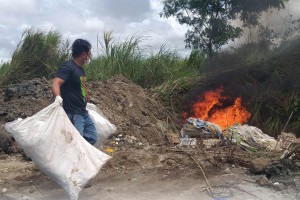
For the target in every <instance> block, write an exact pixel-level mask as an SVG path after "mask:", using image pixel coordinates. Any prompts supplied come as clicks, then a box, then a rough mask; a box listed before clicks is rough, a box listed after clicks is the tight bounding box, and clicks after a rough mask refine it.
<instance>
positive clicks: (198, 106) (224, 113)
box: [181, 88, 276, 149]
mask: <svg viewBox="0 0 300 200" xmlns="http://www.w3.org/2000/svg"><path fill="white" fill-rule="evenodd" d="M222 92H223V89H222V88H220V89H217V90H215V91H208V92H205V93H204V95H203V98H202V99H200V100H199V101H198V102H196V103H195V104H194V105H193V114H192V117H189V118H188V114H187V113H186V112H185V113H183V117H184V120H186V121H187V123H186V124H185V125H184V127H183V128H182V129H181V137H182V138H181V139H182V140H181V145H196V139H195V138H201V139H202V140H203V139H207V138H218V139H219V140H218V141H220V140H221V141H222V142H223V143H225V144H226V143H228V142H229V139H230V140H231V142H234V143H237V142H238V141H239V144H240V145H241V146H242V147H245V148H264V147H265V148H268V149H274V148H275V146H276V140H275V139H274V138H272V137H270V136H268V135H266V134H264V133H262V131H261V130H260V129H258V128H256V127H252V126H248V125H242V124H244V123H246V122H247V121H248V119H249V118H250V117H251V114H250V113H249V112H248V111H247V110H246V108H245V107H243V106H242V104H241V101H242V98H241V97H238V98H236V99H232V98H230V97H228V96H222Z"/></svg>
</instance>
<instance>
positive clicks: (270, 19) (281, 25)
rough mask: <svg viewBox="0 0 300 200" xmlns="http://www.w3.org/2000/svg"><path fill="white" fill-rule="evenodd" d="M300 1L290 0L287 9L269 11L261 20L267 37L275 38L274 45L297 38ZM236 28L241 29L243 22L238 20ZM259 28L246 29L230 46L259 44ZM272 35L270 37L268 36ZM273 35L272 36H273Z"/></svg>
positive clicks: (235, 22) (263, 14)
mask: <svg viewBox="0 0 300 200" xmlns="http://www.w3.org/2000/svg"><path fill="white" fill-rule="evenodd" d="M298 19H300V1H299V0H289V1H288V2H287V3H286V4H285V9H281V10H277V9H269V10H267V11H266V12H264V13H262V15H261V18H260V24H261V25H262V26H261V27H264V28H265V29H264V30H265V31H269V32H268V33H265V37H268V36H269V37H270V38H271V37H273V42H274V45H279V44H280V43H281V42H282V41H283V40H284V41H287V40H290V39H292V38H294V37H296V36H298V32H299V29H300V23H299V21H297V20H298ZM233 23H234V24H235V25H236V26H239V27H241V26H242V22H241V21H239V20H237V21H234V22H233ZM259 31H260V29H259V27H250V28H249V27H247V28H246V27H245V28H244V32H243V36H242V37H241V38H239V39H237V40H235V42H234V43H231V44H230V45H229V46H237V45H239V44H244V43H251V42H258V41H260V40H262V35H261V34H260V32H259ZM266 34H270V35H266ZM271 34H272V35H271Z"/></svg>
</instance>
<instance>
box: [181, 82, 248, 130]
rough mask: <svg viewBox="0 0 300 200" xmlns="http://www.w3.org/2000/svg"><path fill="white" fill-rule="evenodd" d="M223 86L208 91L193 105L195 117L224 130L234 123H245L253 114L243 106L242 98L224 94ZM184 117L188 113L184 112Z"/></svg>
mask: <svg viewBox="0 0 300 200" xmlns="http://www.w3.org/2000/svg"><path fill="white" fill-rule="evenodd" d="M222 92H223V88H222V87H221V88H220V89H217V90H215V91H207V92H205V93H204V95H203V97H199V101H197V102H196V103H194V105H193V111H192V112H193V114H192V115H193V116H192V117H193V118H199V119H202V120H204V121H209V122H211V123H214V124H218V126H220V128H221V129H222V130H223V129H225V128H228V127H230V126H232V125H234V124H244V123H246V122H247V121H248V119H249V118H250V117H251V114H250V113H249V112H248V111H247V110H246V108H245V107H243V106H242V98H241V97H238V98H236V99H232V98H230V97H228V96H222ZM182 116H183V118H184V119H187V118H188V113H187V112H184V113H182Z"/></svg>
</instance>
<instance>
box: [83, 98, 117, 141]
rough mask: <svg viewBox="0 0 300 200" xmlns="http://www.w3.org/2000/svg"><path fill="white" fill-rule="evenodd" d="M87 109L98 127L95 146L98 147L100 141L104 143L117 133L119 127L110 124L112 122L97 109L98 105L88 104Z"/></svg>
mask: <svg viewBox="0 0 300 200" xmlns="http://www.w3.org/2000/svg"><path fill="white" fill-rule="evenodd" d="M86 109H87V110H88V112H89V115H90V117H91V118H92V120H93V122H94V124H95V127H96V131H97V136H98V140H97V143H96V144H95V146H97V145H98V144H99V141H100V142H103V141H105V139H107V138H108V137H109V136H110V135H111V134H113V133H115V132H116V130H117V127H116V126H115V125H114V124H112V123H110V121H109V120H108V119H107V118H106V117H105V116H104V115H103V113H102V112H101V111H100V110H99V109H98V108H97V106H96V105H94V104H92V103H88V104H87V106H86Z"/></svg>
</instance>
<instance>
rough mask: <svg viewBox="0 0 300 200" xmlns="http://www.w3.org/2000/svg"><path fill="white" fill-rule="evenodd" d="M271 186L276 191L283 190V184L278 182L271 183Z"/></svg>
mask: <svg viewBox="0 0 300 200" xmlns="http://www.w3.org/2000/svg"><path fill="white" fill-rule="evenodd" d="M273 187H274V188H275V189H276V190H277V191H282V190H284V185H283V184H282V183H278V182H275V183H274V184H273Z"/></svg>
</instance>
